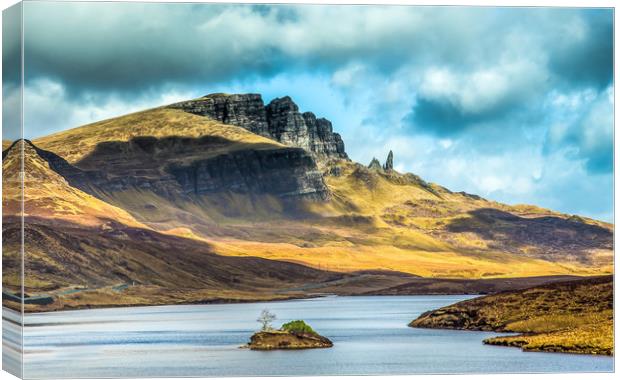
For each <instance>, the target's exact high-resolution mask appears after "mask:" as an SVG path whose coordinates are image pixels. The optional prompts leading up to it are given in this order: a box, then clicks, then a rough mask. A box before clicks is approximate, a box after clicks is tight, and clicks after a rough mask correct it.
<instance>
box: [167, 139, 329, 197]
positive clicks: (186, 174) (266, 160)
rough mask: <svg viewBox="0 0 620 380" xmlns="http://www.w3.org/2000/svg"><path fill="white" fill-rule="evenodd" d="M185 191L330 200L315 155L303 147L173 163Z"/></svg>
mask: <svg viewBox="0 0 620 380" xmlns="http://www.w3.org/2000/svg"><path fill="white" fill-rule="evenodd" d="M170 172H171V173H172V174H173V175H174V176H175V177H176V179H177V181H178V182H179V183H180V184H181V187H182V188H183V191H184V192H185V193H186V194H196V195H204V194H210V193H218V192H222V191H227V190H229V191H233V192H239V193H252V194H273V195H277V196H279V197H282V198H289V197H295V198H304V199H312V200H327V199H328V191H327V188H326V187H325V184H324V182H323V177H322V176H321V173H320V172H319V171H318V170H317V168H316V165H315V164H314V161H313V160H312V158H311V157H310V156H309V155H308V154H307V153H306V152H304V151H303V150H302V149H296V148H287V149H273V150H243V151H237V152H231V153H228V154H222V155H219V156H215V157H213V158H209V159H206V160H198V161H195V162H193V163H191V164H190V165H186V166H183V165H180V166H173V167H171V168H170Z"/></svg>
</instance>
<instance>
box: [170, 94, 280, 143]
mask: <svg viewBox="0 0 620 380" xmlns="http://www.w3.org/2000/svg"><path fill="white" fill-rule="evenodd" d="M170 107H172V108H179V109H182V110H184V111H186V112H189V113H193V114H195V115H200V116H207V117H210V118H212V119H215V120H218V121H221V122H222V123H224V124H230V125H236V126H238V127H242V128H245V129H247V130H248V131H250V132H252V133H256V134H258V135H261V136H265V137H271V134H270V132H269V128H268V124H267V117H266V116H265V105H264V103H263V99H262V97H261V96H260V95H259V94H242V95H239V94H235V95H227V94H211V95H207V96H205V97H202V98H200V99H197V100H189V101H186V102H180V103H175V104H173V105H171V106H170Z"/></svg>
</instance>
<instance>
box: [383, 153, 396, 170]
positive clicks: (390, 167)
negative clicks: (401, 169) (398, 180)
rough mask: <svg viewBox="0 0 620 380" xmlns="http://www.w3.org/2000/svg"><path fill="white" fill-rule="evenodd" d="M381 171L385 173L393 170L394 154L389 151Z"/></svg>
mask: <svg viewBox="0 0 620 380" xmlns="http://www.w3.org/2000/svg"><path fill="white" fill-rule="evenodd" d="M383 170H385V171H386V172H390V171H392V170H394V153H392V151H391V150H390V153H388V156H387V160H385V165H383Z"/></svg>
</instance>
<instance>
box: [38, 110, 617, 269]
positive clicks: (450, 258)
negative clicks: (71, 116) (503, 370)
mask: <svg viewBox="0 0 620 380" xmlns="http://www.w3.org/2000/svg"><path fill="white" fill-rule="evenodd" d="M171 135H175V136H189V137H197V136H204V135H211V136H220V137H225V138H227V139H229V140H233V141H237V142H238V143H237V144H236V145H235V146H234V148H233V149H245V148H248V147H252V149H255V148H258V149H260V147H270V148H273V147H274V146H279V144H278V143H276V142H274V141H271V140H268V139H265V138H263V137H260V136H257V135H254V134H252V133H249V132H247V131H246V130H244V129H242V128H238V127H234V126H227V125H223V124H219V123H217V122H215V121H212V120H209V119H207V118H204V117H200V116H196V115H192V114H188V113H185V112H182V111H180V110H172V109H166V108H156V109H153V110H148V111H143V112H138V113H135V114H131V115H126V116H123V117H119V118H115V119H110V120H105V121H101V122H98V123H94V124H90V125H87V126H84V127H80V128H76V129H72V130H69V131H64V132H60V133H57V134H54V135H50V136H47V137H44V138H40V139H37V140H35V141H34V143H35V144H37V145H38V146H40V147H41V148H43V149H46V150H50V151H52V152H54V153H56V154H58V155H60V156H62V157H64V158H66V159H68V161H69V162H72V163H77V164H78V166H79V161H80V160H82V159H83V158H84V157H85V156H87V155H88V154H89V153H91V152H92V151H93V150H94V148H95V146H96V144H98V143H100V142H102V141H127V140H129V139H131V138H132V137H136V136H155V137H163V136H171ZM226 149H231V147H227V148H226ZM218 153H221V152H218V151H213V152H205V154H208V155H214V154H218ZM334 166H338V167H339V169H340V172H341V174H340V175H338V176H332V175H327V176H326V182H327V185H328V186H329V189H330V191H331V193H332V200H331V201H330V202H329V203H320V204H319V203H314V204H311V203H308V204H304V205H302V206H301V207H303V208H305V209H306V210H307V211H308V217H307V218H304V219H298V218H297V219H293V220H291V219H290V218H289V217H288V216H287V215H286V213H285V212H284V206H283V205H282V204H281V203H280V201H279V200H278V199H274V198H269V197H257V198H256V199H251V197H247V196H240V195H235V194H232V193H226V194H221V195H220V196H218V197H201V198H200V199H194V200H193V201H191V202H187V201H185V200H178V199H176V200H171V199H164V198H162V197H159V196H157V195H155V194H153V193H150V192H146V191H142V190H128V191H124V192H119V193H114V194H97V196H98V197H99V198H101V199H103V200H105V201H106V202H108V203H110V204H113V205H115V206H118V207H120V208H122V209H124V210H127V211H129V212H130V213H131V214H132V216H133V217H135V218H136V219H137V220H138V221H139V222H140V223H144V224H146V225H148V226H149V227H151V228H154V229H156V230H158V231H176V232H180V233H183V234H185V236H187V237H194V238H198V239H207V240H208V241H209V242H211V243H212V244H213V246H214V248H215V250H216V251H217V252H218V253H220V254H224V255H231V256H260V257H265V258H269V259H276V260H285V261H291V262H297V263H303V264H306V265H310V266H313V267H316V268H322V269H325V268H327V269H330V270H335V271H357V270H368V269H382V270H395V271H402V272H407V273H411V274H416V275H422V276H432V277H452V278H490V277H513V276H538V275H558V274H577V275H594V274H601V273H610V272H611V271H612V267H611V258H612V250H611V248H607V247H605V248H603V249H600V248H592V249H587V247H586V249H580V250H579V251H576V250H573V249H564V246H562V244H560V245H559V247H556V248H554V249H548V247H541V246H540V244H539V243H538V242H523V243H520V244H514V241H513V240H510V239H508V240H506V241H502V240H501V239H502V236H503V235H502V234H503V233H504V232H503V231H500V232H501V234H498V235H497V236H490V237H489V236H484V235H483V234H482V233H481V231H485V230H493V229H495V228H498V227H501V226H508V227H507V228H512V229H513V230H518V229H519V228H518V226H514V227H513V226H512V224H511V222H505V221H499V222H498V223H495V220H494V219H492V220H491V222H489V221H488V220H486V219H484V218H482V217H479V216H476V215H472V214H471V213H472V212H474V211H475V210H478V209H488V208H492V209H499V210H503V211H506V212H510V213H514V214H515V215H519V216H521V217H523V218H525V219H527V218H532V219H533V218H540V217H546V216H553V217H557V218H563V219H567V218H569V216H566V215H560V214H557V213H554V212H551V211H548V210H543V209H539V208H535V207H531V206H518V207H509V206H505V205H501V204H498V203H495V202H488V201H486V200H483V199H479V198H476V197H471V196H467V195H463V194H458V193H451V192H449V191H447V190H445V189H443V188H441V187H439V186H436V185H429V184H426V183H424V182H423V181H421V180H420V179H418V178H416V177H415V176H411V175H405V176H401V175H397V174H394V175H384V174H380V173H376V172H369V171H367V170H364V169H363V168H361V167H360V165H356V164H354V163H350V162H344V161H342V162H334V163H332V164H331V165H330V166H328V168H327V171H329V170H330V169H331V168H332V167H334ZM222 205H226V207H224V208H222ZM146 206H148V207H146ZM463 224H464V225H466V226H468V225H477V226H478V228H479V231H476V230H474V231H467V230H462V228H461V230H454V229H455V228H456V227H458V226H459V225H463ZM513 224H514V223H513ZM586 224H587V225H597V226H600V228H601V229H604V230H606V231H609V230H611V229H612V227H611V226H610V225H607V224H603V223H600V222H596V221H591V220H584V225H586ZM455 226H456V227H455ZM450 228H452V229H453V230H450ZM567 234H569V235H570V234H573V235H574V231H568V232H567ZM551 235H553V231H551ZM573 251H574V252H575V253H574V255H573ZM586 251H587V252H586ZM554 252H556V253H558V252H559V254H554ZM571 255H573V256H571Z"/></svg>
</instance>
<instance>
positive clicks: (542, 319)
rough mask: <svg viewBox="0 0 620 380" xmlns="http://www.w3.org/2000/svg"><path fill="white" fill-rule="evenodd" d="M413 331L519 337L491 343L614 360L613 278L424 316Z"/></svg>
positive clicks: (501, 296)
mask: <svg viewBox="0 0 620 380" xmlns="http://www.w3.org/2000/svg"><path fill="white" fill-rule="evenodd" d="M410 326H411V327H421V328H445V329H464V330H483V331H497V332H517V333H521V334H520V335H512V336H506V337H497V338H491V339H487V340H485V343H487V344H495V345H506V346H514V347H521V348H523V349H524V350H528V351H552V352H573V353H588V354H603V355H613V277H612V276H605V277H599V278H595V279H588V280H580V281H571V282H559V283H554V284H547V285H542V286H537V287H533V288H528V289H525V290H517V291H506V292H502V293H498V294H495V295H489V296H485V297H480V298H474V299H471V300H467V301H463V302H459V303H456V304H454V305H450V306H446V307H442V308H441V309H438V310H434V311H429V312H426V313H424V314H422V315H421V316H420V317H418V318H417V319H415V320H414V321H413V322H411V324H410Z"/></svg>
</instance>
